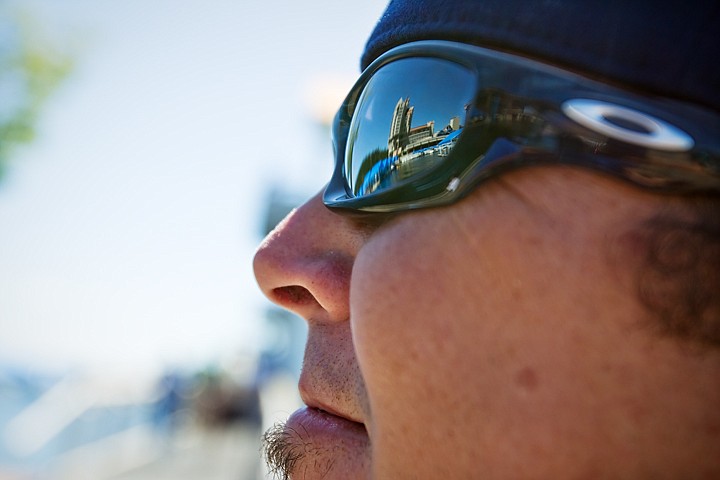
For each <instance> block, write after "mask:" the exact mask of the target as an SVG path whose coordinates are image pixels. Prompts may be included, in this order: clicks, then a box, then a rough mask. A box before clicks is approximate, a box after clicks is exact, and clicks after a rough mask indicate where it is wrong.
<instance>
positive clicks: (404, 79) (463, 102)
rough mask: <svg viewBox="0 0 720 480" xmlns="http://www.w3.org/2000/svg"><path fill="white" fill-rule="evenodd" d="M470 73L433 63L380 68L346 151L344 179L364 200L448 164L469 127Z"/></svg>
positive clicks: (355, 116) (359, 106)
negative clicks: (445, 163) (466, 122)
mask: <svg viewBox="0 0 720 480" xmlns="http://www.w3.org/2000/svg"><path fill="white" fill-rule="evenodd" d="M474 87H475V81H474V75H473V73H472V72H471V71H470V70H467V69H466V68H464V67H462V66H460V65H458V64H455V63H453V62H449V61H445V60H440V59H435V58H407V59H401V60H397V61H395V62H393V63H390V64H388V65H386V66H384V67H382V68H380V69H379V70H378V71H377V72H376V73H375V74H374V75H373V77H372V78H371V79H370V81H369V82H368V83H367V85H366V86H365V88H364V90H363V93H362V94H361V96H360V98H359V100H358V103H357V106H356V109H355V111H354V113H353V118H352V122H351V125H350V130H349V134H348V143H347V148H346V149H345V168H344V174H345V179H346V181H347V182H348V185H349V186H350V188H351V190H352V192H353V194H354V195H355V196H356V197H362V196H364V195H368V194H370V193H374V192H378V191H382V190H386V189H390V188H393V187H394V186H397V185H399V184H401V183H405V182H406V181H409V180H410V179H412V178H414V177H417V176H418V175H421V174H423V173H426V172H428V171H430V170H432V169H434V168H436V167H437V166H438V165H440V164H441V163H442V162H443V161H445V160H446V158H447V156H448V154H449V153H450V151H451V150H452V149H453V147H454V145H455V142H456V141H457V140H458V136H459V134H460V132H461V131H462V129H463V127H464V125H465V116H466V112H467V111H468V108H469V104H470V101H471V100H472V96H473V92H474Z"/></svg>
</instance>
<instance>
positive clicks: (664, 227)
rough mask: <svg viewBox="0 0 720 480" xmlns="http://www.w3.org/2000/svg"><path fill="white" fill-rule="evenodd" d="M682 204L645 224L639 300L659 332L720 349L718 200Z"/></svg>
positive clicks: (705, 198)
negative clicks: (651, 315)
mask: <svg viewBox="0 0 720 480" xmlns="http://www.w3.org/2000/svg"><path fill="white" fill-rule="evenodd" d="M678 200H679V201H676V202H672V205H671V207H670V208H669V209H667V210H666V211H663V212H662V213H660V214H659V215H657V216H655V217H654V218H652V219H650V220H649V221H648V222H646V223H645V225H643V230H644V232H645V234H646V238H647V245H646V246H647V249H646V256H645V258H644V259H643V262H642V266H641V268H640V270H639V276H638V289H639V295H640V299H641V301H642V302H643V304H644V305H645V306H646V307H647V308H648V310H649V311H650V312H651V313H652V314H653V317H654V318H655V320H658V322H653V324H654V327H655V328H659V329H660V332H661V333H663V334H669V335H672V336H673V337H676V338H678V337H679V338H681V339H684V340H689V341H691V342H692V343H694V344H697V345H702V346H706V347H711V348H720V195H702V196H700V195H698V196H693V197H685V198H681V199H678Z"/></svg>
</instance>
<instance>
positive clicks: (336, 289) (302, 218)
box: [253, 195, 364, 322]
mask: <svg viewBox="0 0 720 480" xmlns="http://www.w3.org/2000/svg"><path fill="white" fill-rule="evenodd" d="M363 237H364V235H363V233H362V231H361V230H360V229H359V228H357V227H356V226H354V225H353V222H352V221H351V220H349V219H347V218H345V217H343V216H340V215H337V214H335V213H333V212H331V211H330V210H328V209H327V208H325V206H324V205H323V204H322V201H321V199H320V195H316V196H315V197H313V198H311V199H310V200H308V202H306V203H305V204H304V205H302V206H301V207H299V208H298V209H296V210H294V211H293V212H291V213H290V214H289V215H288V216H287V217H286V218H285V219H284V220H283V221H282V222H280V224H279V225H278V226H277V227H276V228H275V229H274V230H273V231H272V232H270V234H268V236H267V237H266V238H265V240H264V241H263V243H262V244H261V245H260V247H259V248H258V250H257V252H256V254H255V258H254V262H253V267H254V270H255V278H256V280H257V282H258V285H259V286H260V289H261V290H262V291H263V293H264V294H265V295H266V296H267V297H268V298H269V299H270V300H271V301H273V302H274V303H276V304H278V305H280V306H281V307H284V308H286V309H288V310H291V311H293V312H295V313H297V314H298V315H300V316H302V317H304V318H305V319H306V320H308V321H315V322H333V321H335V322H336V321H343V320H347V319H348V317H349V292H350V276H351V273H352V266H353V262H354V259H355V255H356V253H357V250H358V249H359V247H360V245H361V243H362V239H363Z"/></svg>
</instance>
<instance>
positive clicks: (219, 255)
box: [0, 0, 386, 480]
mask: <svg viewBox="0 0 720 480" xmlns="http://www.w3.org/2000/svg"><path fill="white" fill-rule="evenodd" d="M385 4H386V0H363V1H362V2H360V1H354V2H338V1H333V0H310V1H306V2H292V1H290V0H263V1H243V0H234V1H231V0H124V1H122V2H118V1H110V0H0V480H10V479H13V480H19V479H40V480H45V479H73V480H82V479H92V480H102V479H111V478H112V479H136V480H140V479H161V480H162V479H185V478H187V479H190V478H203V479H218V480H220V479H223V480H225V479H227V480H246V479H247V480H256V479H261V478H265V477H266V472H265V469H264V466H263V465H262V463H261V462H260V461H259V457H260V454H259V450H258V449H259V440H258V439H259V436H260V432H261V431H262V430H263V429H264V428H265V427H267V426H269V425H271V424H272V423H274V422H275V421H278V420H280V419H283V418H285V417H286V416H287V415H288V414H289V413H290V412H292V411H293V410H294V409H295V408H297V403H298V399H297V394H296V393H295V384H296V382H297V376H298V372H299V363H300V360H301V357H302V348H303V342H304V336H305V326H304V323H303V322H302V321H301V320H299V319H297V318H295V317H293V316H291V315H289V314H286V313H284V312H282V311H280V310H279V309H276V308H274V307H272V306H271V305H270V304H269V303H268V302H267V301H266V300H265V299H264V298H263V297H262V295H261V294H260V292H259V290H258V288H257V286H256V284H255V281H254V279H253V276H252V269H251V260H252V254H253V251H254V249H255V247H256V245H257V244H258V242H259V241H260V239H261V238H262V237H263V236H264V234H265V233H266V232H267V231H268V230H269V229H270V228H272V226H274V225H275V223H276V222H277V221H278V220H279V219H280V218H281V217H282V216H284V214H285V213H287V211H289V210H290V209H291V208H292V207H294V206H295V205H297V204H298V203H299V202H300V201H301V200H302V199H303V198H305V197H307V196H308V195H310V194H312V193H314V192H315V191H316V190H318V189H319V188H321V186H322V185H323V183H324V182H325V181H326V179H327V178H328V176H329V173H330V171H331V167H332V159H331V149H330V143H329V130H328V122H329V120H330V117H331V116H332V115H333V114H334V111H335V109H336V108H337V106H338V105H339V102H340V100H341V99H342V97H343V95H344V94H345V92H346V91H347V90H348V89H349V87H350V86H351V85H352V82H353V81H354V80H355V78H356V77H357V74H358V62H359V56H360V53H361V51H362V48H363V46H364V42H365V40H366V38H367V36H368V35H369V33H370V31H371V29H372V27H373V26H374V24H375V22H376V20H377V18H378V17H379V16H380V14H381V13H382V10H383V9H384V7H385Z"/></svg>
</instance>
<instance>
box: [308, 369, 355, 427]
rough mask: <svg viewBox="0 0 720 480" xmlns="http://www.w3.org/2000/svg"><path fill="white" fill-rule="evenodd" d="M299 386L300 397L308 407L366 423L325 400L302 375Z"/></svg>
mask: <svg viewBox="0 0 720 480" xmlns="http://www.w3.org/2000/svg"><path fill="white" fill-rule="evenodd" d="M298 388H299V390H300V398H301V399H302V401H303V403H304V404H305V405H307V406H308V407H310V408H316V409H318V410H322V411H324V412H326V413H329V414H330V415H335V416H336V417H340V418H344V419H345V420H349V421H351V422H355V423H360V424H363V423H364V422H363V421H362V420H360V419H359V418H357V417H354V416H353V415H351V414H349V413H347V412H346V411H345V409H343V408H342V407H338V406H335V405H331V404H330V402H327V401H324V399H323V398H322V396H321V395H319V394H318V392H317V391H316V390H315V389H313V388H312V386H311V385H310V384H309V382H306V381H304V379H303V377H302V376H301V378H300V384H299V385H298Z"/></svg>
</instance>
